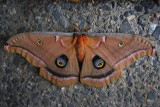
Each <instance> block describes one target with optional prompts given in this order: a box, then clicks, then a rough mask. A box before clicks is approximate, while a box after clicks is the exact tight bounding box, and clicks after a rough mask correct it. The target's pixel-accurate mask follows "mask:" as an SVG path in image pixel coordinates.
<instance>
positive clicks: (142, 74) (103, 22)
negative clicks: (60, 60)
mask: <svg viewBox="0 0 160 107" xmlns="http://www.w3.org/2000/svg"><path fill="white" fill-rule="evenodd" d="M133 1H134V0H133ZM150 1H151V0H150ZM156 13H157V14H160V7H159V6H158V5H157V4H156V3H154V2H153V1H151V2H147V1H137V2H132V1H124V0H120V1H117V2H113V1H112V0H106V1H103V0H101V1H97V0H95V3H94V4H92V3H91V2H90V1H88V2H87V1H84V2H78V3H75V2H67V1H58V0H57V1H52V0H44V1H43V0H0V41H2V40H3V41H6V40H7V39H9V38H10V37H12V36H14V35H16V34H18V33H21V32H27V31H29V32H30V31H56V32H73V27H72V26H71V25H70V24H69V22H68V21H71V22H72V23H75V24H77V26H78V27H79V29H83V28H85V27H86V26H87V25H89V24H90V23H91V29H90V31H89V32H114V33H115V32H125V33H136V34H140V35H142V36H144V37H146V38H148V39H149V40H151V41H152V42H153V44H155V46H156V49H157V51H158V55H157V56H160V36H159V35H160V16H157V17H156V16H155V14H156ZM159 65H160V59H157V57H156V56H155V55H154V56H151V57H147V56H146V57H142V58H140V59H139V60H137V61H136V62H135V63H134V64H132V65H131V66H130V67H128V68H126V69H124V74H123V77H122V78H120V79H118V80H117V81H114V82H112V83H111V84H109V85H108V86H106V87H103V88H94V87H89V86H86V85H83V84H81V83H77V84H74V85H70V86H67V87H57V86H55V85H54V84H52V83H51V82H49V81H48V80H45V79H44V78H42V77H41V76H39V75H38V71H39V69H38V68H36V67H34V66H32V65H31V64H29V63H28V62H27V61H26V60H25V59H24V58H23V57H22V56H21V55H18V54H11V53H7V52H5V51H4V50H3V43H0V107H7V106H8V107H23V106H25V107H27V106H28V107H40V106H42V107H78V106H80V107H160V66H159Z"/></svg>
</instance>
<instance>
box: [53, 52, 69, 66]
mask: <svg viewBox="0 0 160 107" xmlns="http://www.w3.org/2000/svg"><path fill="white" fill-rule="evenodd" d="M67 63H68V57H67V56H66V55H64V54H63V55H61V56H59V57H58V58H57V59H56V61H55V64H56V66H57V67H58V68H64V67H65V66H66V65H67Z"/></svg>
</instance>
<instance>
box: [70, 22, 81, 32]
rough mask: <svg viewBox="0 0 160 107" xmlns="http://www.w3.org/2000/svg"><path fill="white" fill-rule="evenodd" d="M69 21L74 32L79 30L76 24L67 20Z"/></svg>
mask: <svg viewBox="0 0 160 107" xmlns="http://www.w3.org/2000/svg"><path fill="white" fill-rule="evenodd" d="M69 23H70V24H71V25H72V27H73V28H74V30H75V32H80V30H79V29H78V27H77V25H75V24H73V23H72V22H71V21H69Z"/></svg>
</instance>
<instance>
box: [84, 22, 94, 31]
mask: <svg viewBox="0 0 160 107" xmlns="http://www.w3.org/2000/svg"><path fill="white" fill-rule="evenodd" d="M92 22H93V21H92ZM92 22H91V23H90V24H89V25H87V26H86V27H85V28H84V29H83V30H82V31H85V32H88V31H89V30H90V28H91V24H92Z"/></svg>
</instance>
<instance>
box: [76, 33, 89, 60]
mask: <svg viewBox="0 0 160 107" xmlns="http://www.w3.org/2000/svg"><path fill="white" fill-rule="evenodd" d="M86 41H87V36H85V35H81V36H78V39H77V43H76V52H77V58H78V61H79V62H82V61H83V59H84V54H85V42H86Z"/></svg>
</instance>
